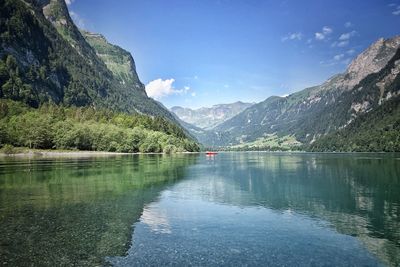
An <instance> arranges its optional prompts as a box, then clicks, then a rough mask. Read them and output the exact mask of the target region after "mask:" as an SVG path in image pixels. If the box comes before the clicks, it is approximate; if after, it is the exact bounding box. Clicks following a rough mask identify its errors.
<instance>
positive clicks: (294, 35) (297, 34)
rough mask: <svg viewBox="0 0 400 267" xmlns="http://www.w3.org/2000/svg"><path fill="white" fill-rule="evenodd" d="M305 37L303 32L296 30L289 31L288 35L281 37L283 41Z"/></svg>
mask: <svg viewBox="0 0 400 267" xmlns="http://www.w3.org/2000/svg"><path fill="white" fill-rule="evenodd" d="M301 39H303V34H302V33H301V32H295V33H288V34H287V35H285V36H283V37H282V38H281V41H282V42H285V41H288V40H298V41H300V40H301Z"/></svg>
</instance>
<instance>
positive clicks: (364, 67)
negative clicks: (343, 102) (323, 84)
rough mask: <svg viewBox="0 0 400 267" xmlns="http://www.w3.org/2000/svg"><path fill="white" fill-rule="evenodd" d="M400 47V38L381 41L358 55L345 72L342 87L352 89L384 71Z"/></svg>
mask: <svg viewBox="0 0 400 267" xmlns="http://www.w3.org/2000/svg"><path fill="white" fill-rule="evenodd" d="M399 47H400V36H396V37H394V38H390V39H387V40H385V39H383V38H381V39H379V40H378V41H377V42H375V43H374V44H373V45H371V46H370V47H369V48H368V49H367V50H365V51H364V52H362V53H361V54H360V55H358V56H357V57H356V58H355V59H354V60H353V61H352V62H351V64H350V65H349V67H348V69H347V71H346V72H345V75H344V77H345V78H344V79H343V81H342V86H343V87H345V88H347V89H352V88H353V87H354V86H356V85H357V84H358V83H359V82H360V81H361V80H362V79H364V78H365V77H367V75H369V74H371V73H377V72H379V71H380V70H381V69H383V68H384V67H385V66H386V65H387V63H388V62H389V60H390V59H391V58H392V57H393V56H394V54H395V53H396V51H397V49H399Z"/></svg>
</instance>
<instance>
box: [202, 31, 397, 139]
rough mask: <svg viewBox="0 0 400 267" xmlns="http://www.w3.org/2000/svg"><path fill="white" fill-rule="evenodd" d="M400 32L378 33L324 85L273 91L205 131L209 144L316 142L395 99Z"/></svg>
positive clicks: (205, 137)
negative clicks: (274, 139) (386, 36)
mask: <svg viewBox="0 0 400 267" xmlns="http://www.w3.org/2000/svg"><path fill="white" fill-rule="evenodd" d="M399 47H400V36H397V37H393V38H390V39H386V40H385V39H379V40H378V41H377V42H376V43H374V44H373V45H371V46H370V47H369V48H368V49H366V50H365V51H364V52H363V53H361V54H360V55H359V56H357V57H356V58H355V59H354V60H353V61H352V62H351V64H350V65H349V67H348V68H347V70H346V71H345V72H344V73H342V74H338V75H335V76H333V77H332V78H330V79H329V80H327V81H326V82H324V83H323V84H321V85H318V86H314V87H310V88H306V89H304V90H302V91H300V92H297V93H294V94H291V95H289V96H287V97H278V96H273V97H270V98H268V99H266V100H265V101H263V102H261V103H258V104H255V105H253V106H251V107H249V108H248V109H246V110H244V111H243V112H241V113H239V114H238V115H236V116H234V117H233V118H231V119H229V120H227V121H225V122H223V123H221V124H220V125H218V126H216V127H215V128H214V129H213V131H209V132H208V133H207V134H203V135H202V136H201V137H199V140H200V141H201V142H203V143H204V144H205V145H206V146H237V145H245V144H252V143H253V144H254V142H258V143H262V141H263V140H264V139H270V138H271V136H275V137H277V138H287V137H292V138H294V141H296V142H293V143H294V144H296V145H298V144H303V145H304V144H305V145H307V144H310V143H314V142H315V141H316V140H318V139H319V138H321V137H324V136H326V135H329V134H332V133H335V132H336V131H339V130H341V129H343V128H346V127H348V126H349V125H350V124H352V123H356V122H355V121H356V120H357V118H358V117H360V116H361V115H363V114H365V113H369V112H371V111H374V110H375V109H377V108H378V107H380V106H382V105H386V104H387V102H388V100H390V99H392V98H393V99H394V100H393V101H397V95H398V90H399V87H396V86H394V85H393V84H396V81H398V79H399V78H398V76H399V75H398V69H397V68H398V62H399V61H396V57H397V55H398V50H399Z"/></svg>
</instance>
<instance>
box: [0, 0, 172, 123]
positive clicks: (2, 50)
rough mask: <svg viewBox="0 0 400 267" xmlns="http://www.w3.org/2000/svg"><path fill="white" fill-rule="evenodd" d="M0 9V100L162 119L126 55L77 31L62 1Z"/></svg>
mask: <svg viewBox="0 0 400 267" xmlns="http://www.w3.org/2000/svg"><path fill="white" fill-rule="evenodd" d="M0 5H1V11H0V16H1V21H0V24H1V27H0V29H1V30H0V31H1V32H0V41H1V47H0V59H1V61H0V82H1V84H2V85H3V86H2V87H1V90H0V97H1V98H8V99H12V100H17V101H22V102H24V103H27V104H28V105H30V106H32V107H38V106H39V105H41V104H42V103H46V102H53V103H56V104H63V105H67V106H78V107H79V106H93V107H98V108H107V109H111V110H114V111H121V112H128V113H141V114H148V115H151V116H162V117H165V118H168V119H169V120H171V121H174V122H176V120H175V118H174V116H173V115H172V114H171V113H170V112H169V111H168V110H166V109H165V108H164V107H162V106H161V105H159V104H158V102H156V101H154V100H153V99H151V98H149V97H147V95H146V93H145V90H144V85H143V84H142V83H141V82H140V80H139V78H138V76H137V73H136V68H135V63H134V60H133V58H132V56H131V55H130V53H129V52H127V51H125V50H123V49H122V48H120V47H118V46H115V45H112V44H110V43H108V42H107V41H106V39H105V38H104V37H103V36H101V35H99V34H94V33H89V32H85V31H80V30H79V29H78V28H77V27H76V25H75V24H74V23H73V21H72V19H71V17H70V15H69V12H68V8H67V6H66V4H65V2H64V1H63V0H24V1H23V0H5V1H1V2H0Z"/></svg>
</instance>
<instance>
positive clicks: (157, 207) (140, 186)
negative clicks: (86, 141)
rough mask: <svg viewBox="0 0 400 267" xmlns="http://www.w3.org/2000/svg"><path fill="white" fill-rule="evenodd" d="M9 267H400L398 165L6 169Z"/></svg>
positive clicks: (286, 158)
mask: <svg viewBox="0 0 400 267" xmlns="http://www.w3.org/2000/svg"><path fill="white" fill-rule="evenodd" d="M0 232H1V237H0V265H4V266H56V265H57V266H71V265H75V266H99V265H100V266H101V265H106V266H109V265H111V266H160V265H171V266H188V265H193V266H399V265H400V155H398V154H367V153H362V154H361V153H360V154H357V153H354V154H313V153H262V152H252V153H220V154H218V155H216V156H214V157H207V156H206V155H203V154H188V155H186V154H185V155H172V156H167V155H126V156H107V157H86V158H85V157H79V158H53V159H45V158H35V159H21V158H2V159H0Z"/></svg>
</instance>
